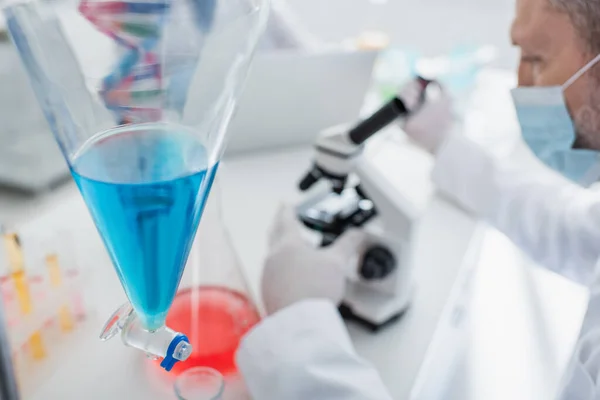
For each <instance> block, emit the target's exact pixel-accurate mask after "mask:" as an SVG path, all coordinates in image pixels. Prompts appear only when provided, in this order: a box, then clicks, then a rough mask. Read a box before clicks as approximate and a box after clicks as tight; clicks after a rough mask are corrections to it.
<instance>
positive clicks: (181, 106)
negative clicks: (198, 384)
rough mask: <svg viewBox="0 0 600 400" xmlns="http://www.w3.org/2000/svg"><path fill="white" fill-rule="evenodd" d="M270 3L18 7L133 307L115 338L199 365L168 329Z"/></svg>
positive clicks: (89, 0)
mask: <svg viewBox="0 0 600 400" xmlns="http://www.w3.org/2000/svg"><path fill="white" fill-rule="evenodd" d="M267 9H268V3H267V0H152V1H142V0H139V1H136V0H131V1H109V0H102V1H99V0H81V1H72V0H64V1H63V0H57V1H43V0H39V1H28V2H17V3H10V4H9V5H8V6H7V7H6V8H5V16H6V21H7V26H8V30H9V32H10V34H11V37H12V39H13V41H14V44H15V45H16V48H17V49H18V52H19V54H20V56H21V59H22V61H23V64H24V65H25V68H26V71H27V73H28V75H29V78H30V80H31V83H32V86H33V89H34V92H35V93H36V96H37V98H38V101H39V103H40V104H41V107H42V110H43V112H44V114H45V117H46V120H47V122H48V124H49V125H50V128H51V130H52V133H53V135H54V138H55V139H56V141H57V143H58V144H59V147H60V149H61V151H62V154H63V156H64V158H65V160H66V162H67V164H68V167H69V168H70V171H71V173H72V175H73V178H74V180H75V182H76V183H77V185H78V187H79V190H80V192H81V195H82V196H83V198H84V200H85V202H86V204H87V206H88V209H89V211H90V213H91V215H92V217H93V219H94V222H95V224H96V227H97V228H98V231H99V233H100V235H101V237H102V239H103V241H104V244H105V247H106V249H107V250H108V253H109V255H110V257H111V260H112V263H113V265H114V267H115V270H116V272H117V275H118V277H119V279H120V281H121V284H122V286H123V289H124V290H125V293H126V294H127V297H128V300H129V302H128V303H127V304H125V305H123V306H122V307H120V308H119V309H118V310H117V311H116V312H115V313H114V315H113V316H112V317H111V318H110V319H109V321H108V322H107V324H106V326H105V329H104V330H103V332H102V334H101V339H103V340H107V339H110V338H111V337H113V336H116V335H117V334H120V336H121V338H122V340H123V342H124V343H125V344H126V345H128V346H132V347H135V348H138V349H140V350H143V351H145V352H146V353H147V354H148V355H149V356H153V357H158V358H162V362H161V366H162V367H163V368H164V369H166V370H167V371H169V370H170V369H171V368H172V367H173V366H174V365H175V363H177V362H178V361H183V360H185V359H187V358H188V357H189V356H190V354H191V353H192V346H191V345H190V343H189V339H188V337H187V336H186V335H187V334H189V332H177V331H175V330H173V329H171V328H169V327H167V326H166V325H165V320H166V318H167V313H168V312H169V308H170V307H171V304H172V302H173V299H174V297H175V294H176V291H177V288H178V286H179V282H180V279H181V277H182V274H183V272H184V266H185V264H186V261H187V258H188V255H189V252H190V249H191V246H192V243H193V241H194V237H195V233H196V229H197V226H198V223H199V222H200V219H201V216H202V213H203V210H204V207H205V204H206V199H207V197H208V194H209V193H210V190H211V186H212V183H213V180H214V178H215V174H216V172H217V169H218V166H219V161H220V159H221V155H222V153H223V150H224V148H225V143H226V140H225V136H226V131H227V126H228V123H229V121H230V119H231V116H232V114H233V111H234V109H235V104H236V100H237V98H238V97H239V94H240V91H241V89H242V86H243V82H244V79H245V77H246V73H247V71H248V68H249V65H250V62H251V59H252V55H253V53H254V49H255V47H256V44H257V41H258V39H259V37H260V34H261V33H262V30H263V26H264V24H265V21H266V17H267Z"/></svg>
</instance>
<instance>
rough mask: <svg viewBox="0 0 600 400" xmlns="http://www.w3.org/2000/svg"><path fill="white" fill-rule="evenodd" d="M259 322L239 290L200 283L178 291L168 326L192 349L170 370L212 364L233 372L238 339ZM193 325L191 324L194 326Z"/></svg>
mask: <svg viewBox="0 0 600 400" xmlns="http://www.w3.org/2000/svg"><path fill="white" fill-rule="evenodd" d="M259 321H260V315H259V313H258V311H257V310H256V308H255V307H254V304H253V303H252V302H251V301H250V300H249V299H248V298H247V297H246V296H244V295H242V294H241V293H238V292H235V291H233V290H229V289H226V288H223V287H215V286H202V287H200V288H197V289H195V292H194V290H193V289H185V290H182V291H180V292H179V293H178V294H177V296H176V297H175V300H174V301H173V305H172V306H171V309H170V310H169V315H168V316H167V326H168V327H169V328H171V329H173V330H175V331H177V332H181V333H183V334H185V335H187V337H188V338H189V339H190V343H191V344H192V346H193V352H192V355H191V356H190V358H188V359H187V360H186V361H184V362H178V363H177V364H175V366H174V367H173V370H172V371H171V373H172V374H175V375H178V374H180V373H181V372H183V371H185V370H186V369H188V368H192V367H197V366H203V367H211V368H214V369H216V370H218V371H219V372H221V373H222V374H223V375H226V374H230V373H234V372H236V366H235V352H236V350H237V348H238V345H239V343H240V340H241V338H242V337H243V336H244V335H245V334H246V332H248V331H249V330H250V328H252V327H253V326H254V325H256V324H257V323H258V322H259ZM194 324H195V325H196V326H193V325H194Z"/></svg>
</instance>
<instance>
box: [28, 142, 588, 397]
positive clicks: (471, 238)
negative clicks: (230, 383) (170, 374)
mask: <svg viewBox="0 0 600 400" xmlns="http://www.w3.org/2000/svg"><path fill="white" fill-rule="evenodd" d="M383 148H384V149H385V150H384V151H381V148H380V149H379V151H378V152H376V154H377V155H378V157H377V162H389V158H388V157H387V154H389V155H391V154H398V155H401V156H402V157H398V158H396V159H395V162H396V163H397V164H396V168H394V169H393V170H395V171H398V173H397V175H395V178H396V184H399V185H408V184H410V185H409V186H404V187H407V188H412V191H413V192H419V191H420V194H418V193H417V194H415V195H414V197H413V198H414V199H417V198H419V197H420V196H423V195H427V193H428V192H430V187H429V183H428V181H427V179H424V176H426V175H427V173H428V170H429V169H430V167H431V160H429V159H428V158H427V157H426V156H424V155H423V154H422V153H420V152H419V151H416V150H415V149H414V148H412V147H411V146H410V145H407V144H396V143H395V142H394V143H388V145H387V146H383ZM388 152H389V153H388ZM309 157H310V150H309V149H291V150H282V151H279V152H276V153H271V154H260V155H252V156H247V157H243V158H236V159H233V160H228V161H227V162H225V163H224V168H223V169H222V170H221V176H220V184H221V188H222V192H223V197H224V200H223V204H224V207H225V212H226V215H225V220H226V223H227V225H228V226H229V228H230V230H231V233H232V236H233V242H234V245H235V247H236V250H237V251H238V253H239V255H240V257H241V259H242V261H243V263H244V267H245V271H246V273H247V276H248V278H249V280H250V286H251V287H252V290H253V291H257V290H258V277H259V274H260V270H261V265H262V259H263V257H264V254H265V251H266V234H267V230H268V226H269V224H270V222H271V219H272V217H273V215H274V213H275V211H276V209H277V207H278V205H279V203H280V202H281V201H294V199H296V198H297V195H298V194H297V193H296V191H295V184H296V182H297V181H298V177H299V176H300V175H301V173H302V172H304V171H305V168H306V166H307V164H308V162H307V161H308V159H309ZM382 160H383V161H382ZM386 160H387V161H386ZM403 163H404V164H409V165H411V167H413V168H411V169H409V168H402V164H403ZM415 166H417V168H414V167H415ZM417 182H421V183H420V185H419V184H418V183H417ZM63 195H64V196H63V197H62V198H63V200H62V203H63V204H62V206H61V208H62V211H57V210H55V211H54V212H53V213H50V214H49V216H47V217H46V218H45V224H48V225H47V226H50V225H53V222H52V221H55V222H56V221H59V220H60V221H62V222H63V223H65V222H70V223H71V224H72V225H73V226H79V229H80V230H81V232H84V231H86V230H88V229H90V228H91V226H90V225H89V220H87V216H86V212H85V208H84V207H83V204H82V202H81V200H80V199H79V197H78V196H77V194H76V191H74V190H72V189H67V190H65V192H64V193H63ZM421 198H423V197H421ZM240 199H244V207H240ZM54 201H55V202H56V199H54ZM55 222H54V223H55ZM39 226H40V225H39V224H36V227H39ZM477 227H480V225H479V224H478V223H477V222H476V221H474V220H473V219H472V218H470V217H469V216H467V215H466V214H465V213H464V212H462V211H460V210H459V209H458V208H457V207H455V206H453V205H452V204H449V203H448V202H446V201H445V200H443V199H441V198H435V197H434V198H433V199H432V200H431V201H430V202H428V205H427V206H426V207H425V211H424V214H423V219H422V221H421V223H420V226H419V229H418V234H417V239H416V255H415V259H414V263H415V279H416V283H417V291H416V294H415V298H414V301H413V305H412V308H411V310H410V312H409V313H408V314H407V315H406V316H405V317H404V318H403V319H402V320H401V321H399V322H398V323H397V324H395V325H393V326H391V327H389V328H388V329H386V330H384V331H382V332H380V333H378V334H376V335H374V334H371V333H368V332H366V331H364V330H362V329H361V328H360V327H357V326H354V325H351V326H349V330H350V334H351V337H352V340H353V342H354V344H355V346H356V348H357V351H358V353H359V354H360V355H362V356H363V357H365V358H366V359H367V360H369V361H370V362H371V363H372V364H373V365H374V366H375V367H376V368H377V369H378V371H379V373H380V374H381V376H382V378H383V381H384V382H385V384H386V385H387V387H388V388H389V390H390V392H391V393H392V396H393V398H394V399H398V400H403V399H409V398H410V399H411V400H442V399H443V400H448V399H452V400H479V399H481V398H485V399H486V400H487V399H493V400H495V399H498V400H500V399H505V398H511V399H519V400H520V399H523V400H525V399H533V398H535V399H538V398H539V399H546V398H549V397H537V396H534V397H531V393H544V394H547V393H550V392H552V391H553V390H555V389H556V387H550V386H551V385H550V386H548V385H545V384H544V382H547V380H548V379H550V382H553V383H555V384H556V385H558V383H557V382H558V379H560V374H561V373H562V372H563V371H564V367H565V364H566V361H567V359H568V356H569V351H570V347H572V345H573V343H574V340H575V338H576V336H577V335H576V332H577V329H578V323H579V320H580V319H581V317H582V314H583V312H584V310H585V306H584V305H585V304H584V303H585V300H586V294H585V293H584V292H582V291H581V290H580V289H579V288H577V287H575V286H574V285H572V284H570V283H568V282H566V280H564V279H562V278H559V277H557V276H555V275H553V274H551V273H548V272H546V271H542V270H539V269H531V268H530V267H528V266H527V267H526V266H524V264H523V263H522V262H521V255H520V253H519V252H518V251H517V250H516V249H515V248H514V247H513V246H512V245H511V244H510V243H509V242H508V240H507V239H506V238H504V237H503V236H502V235H499V234H497V233H494V232H493V231H490V233H487V234H486V235H485V236H482V231H481V229H476V228H477ZM87 232H88V233H87V234H88V235H89V236H90V237H89V238H88V239H84V240H83V242H85V243H86V246H87V249H86V250H85V252H86V253H87V257H88V258H87V259H89V260H90V262H92V263H93V265H94V268H96V273H95V274H94V282H95V286H94V287H95V292H96V298H102V299H104V301H103V302H102V303H101V304H98V305H97V307H96V311H97V314H96V315H97V316H98V318H92V320H91V321H89V325H88V326H87V328H86V330H85V331H83V332H81V333H80V335H79V337H78V340H77V341H75V342H74V343H73V349H71V351H72V354H70V355H69V357H68V358H67V360H66V361H65V363H64V365H62V367H61V368H60V369H59V370H58V371H57V372H56V374H55V376H54V377H53V378H52V379H51V380H50V381H49V382H48V383H47V384H46V385H45V386H44V387H42V388H41V390H39V391H38V392H37V393H36V395H35V396H33V397H31V398H34V399H36V400H37V399H39V400H42V399H44V400H46V399H71V398H73V399H75V398H86V399H99V400H100V399H106V398H117V399H121V398H123V399H125V398H126V399H132V400H137V399H140V400H141V399H148V398H153V399H162V398H164V399H169V398H173V397H172V395H171V394H170V392H169V388H168V387H167V386H164V385H163V384H162V383H159V381H158V380H156V379H154V378H153V375H152V374H150V375H149V374H148V369H147V367H146V366H145V364H144V362H143V361H144V360H143V356H142V355H141V354H140V353H139V352H137V351H135V350H132V349H127V348H124V347H123V346H122V345H121V344H120V342H119V341H118V340H114V341H111V342H107V343H101V342H99V341H98V340H97V339H96V337H97V336H96V335H97V332H98V328H99V325H100V324H101V322H103V318H105V316H106V315H108V313H109V312H110V311H111V310H112V309H113V307H115V306H116V305H117V304H119V303H120V302H121V301H122V300H123V294H122V293H121V290H120V288H119V284H118V281H117V279H116V277H115V274H114V273H113V272H112V267H110V265H109V263H108V260H107V259H106V257H105V255H103V250H102V249H101V247H100V246H99V242H98V241H97V238H96V239H94V238H93V236H94V234H93V233H92V232H93V231H89V230H88V231H87ZM482 237H483V238H485V240H484V241H483V249H482V250H481V254H480V252H479V248H480V244H481V243H482V242H481V239H482ZM90 238H91V239H90ZM476 265H479V267H478V269H479V271H478V273H477V274H475V275H474V277H472V278H471V279H472V280H473V281H474V282H475V283H472V284H471V287H472V288H473V287H474V289H472V292H474V293H472V294H471V295H470V296H472V298H471V299H470V300H469V302H468V304H469V306H468V308H469V312H470V314H471V318H470V319H469V321H475V322H469V323H468V324H467V326H468V329H465V328H464V327H463V329H462V332H463V334H462V335H461V336H460V337H461V338H462V341H463V344H464V341H465V338H467V340H469V341H470V342H472V345H471V346H470V347H469V348H468V350H465V347H464V346H458V345H457V342H456V338H454V337H452V327H451V326H450V327H446V328H445V327H444V326H443V325H444V324H446V323H447V321H445V319H448V318H449V315H448V313H449V312H450V313H452V312H453V311H454V310H453V309H452V308H449V307H447V306H448V305H449V304H453V303H455V302H457V299H456V297H457V295H460V293H462V292H463V287H462V284H463V283H462V282H460V281H459V283H460V285H459V287H456V288H455V282H456V281H457V277H458V278H461V279H464V278H465V269H466V270H472V269H474V268H475V266H476ZM453 288H455V289H454V293H452V292H453ZM508 288H510V290H508ZM457 292H458V293H457ZM557 294H558V295H557ZM458 302H460V301H458ZM515 322H516V323H515ZM440 325H441V326H440ZM436 332H437V333H436ZM434 338H435V340H434V341H433V345H432V339H434ZM538 339H539V340H538ZM440 347H441V348H442V350H440ZM448 349H454V353H453V357H452V358H451V359H449V358H448V354H447V353H448ZM528 349H532V350H531V351H526V350H528ZM444 350H446V351H444ZM498 352H499V353H498ZM530 353H535V356H536V357H528V355H529V354H530ZM444 357H445V358H444ZM536 360H537V361H536ZM539 360H542V361H544V360H545V361H549V362H550V364H548V363H546V364H540V363H539ZM442 361H445V363H444V362H442ZM424 363H428V364H429V365H425V366H424ZM431 364H433V366H432V365H431ZM541 365H546V368H538V367H540V366H541ZM436 367H437V368H436ZM524 369H525V370H526V371H524ZM519 371H524V372H526V373H522V372H519ZM449 372H450V374H448V373H449ZM452 372H454V373H452ZM418 377H419V379H417V378H418ZM503 379H504V380H503ZM545 379H546V380H545ZM448 381H450V382H448ZM416 382H418V384H419V385H418V386H419V387H417V388H414V386H415V383H416ZM423 388H426V389H427V390H424V389H423ZM521 388H524V389H526V390H525V391H522V392H521V391H520V390H521ZM527 390H528V391H527ZM411 392H412V397H411ZM505 394H507V395H508V397H506V396H504V397H503V395H505ZM482 396H483V397H482Z"/></svg>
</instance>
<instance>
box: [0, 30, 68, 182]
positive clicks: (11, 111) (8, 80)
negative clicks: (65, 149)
mask: <svg viewBox="0 0 600 400" xmlns="http://www.w3.org/2000/svg"><path fill="white" fill-rule="evenodd" d="M0 87H1V88H2V90H0V186H9V187H13V188H18V189H21V190H24V191H28V192H39V191H43V190H47V189H50V188H52V187H53V186H55V185H56V184H58V183H60V182H61V181H63V180H65V179H66V178H67V177H68V176H69V171H68V169H67V165H66V162H65V161H64V159H63V157H62V155H61V153H60V151H59V149H58V145H57V144H56V143H55V141H54V139H53V138H52V134H51V133H50V129H49V128H48V124H47V123H46V119H45V118H44V115H43V113H42V111H41V109H40V107H39V105H38V102H37V100H36V97H35V95H34V93H33V89H32V88H31V86H30V83H29V79H28V78H27V76H26V74H25V71H24V68H23V66H22V64H21V61H20V60H19V58H18V55H17V52H16V50H15V48H14V47H13V45H12V43H11V42H10V40H9V39H8V35H6V34H5V33H3V32H2V30H1V29H0Z"/></svg>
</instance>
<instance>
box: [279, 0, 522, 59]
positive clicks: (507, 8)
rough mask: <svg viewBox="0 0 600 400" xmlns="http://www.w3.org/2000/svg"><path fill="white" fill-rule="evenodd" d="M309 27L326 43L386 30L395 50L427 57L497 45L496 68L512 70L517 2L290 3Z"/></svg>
mask: <svg viewBox="0 0 600 400" xmlns="http://www.w3.org/2000/svg"><path fill="white" fill-rule="evenodd" d="M288 1H289V2H290V4H291V5H292V7H293V8H294V9H295V10H296V11H297V12H298V13H299V14H300V17H301V18H302V19H303V20H304V21H305V23H306V24H307V26H308V27H309V28H310V29H312V30H313V31H314V32H315V33H317V34H318V35H319V36H320V37H322V38H323V39H327V40H342V39H344V38H346V37H348V36H352V35H356V34H357V33H360V32H362V31H363V30H372V29H379V30H382V31H385V32H386V33H387V34H388V35H389V36H390V37H391V39H392V44H393V45H394V46H396V47H405V48H410V49H414V50H419V51H421V52H423V53H425V54H426V55H437V54H440V53H443V52H447V51H450V50H451V49H452V48H453V47H454V46H456V45H459V44H475V45H483V44H493V45H495V46H496V47H497V48H498V50H499V52H500V54H499V55H500V57H499V59H498V61H497V63H496V64H497V65H498V66H501V67H506V68H514V67H515V65H516V60H517V52H516V51H515V49H513V48H512V46H511V44H510V37H509V30H510V24H511V21H512V18H513V14H514V8H515V5H514V3H515V0H288Z"/></svg>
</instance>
